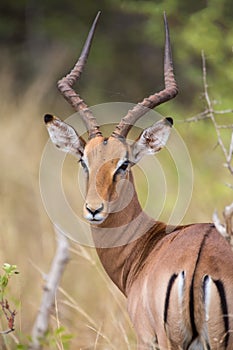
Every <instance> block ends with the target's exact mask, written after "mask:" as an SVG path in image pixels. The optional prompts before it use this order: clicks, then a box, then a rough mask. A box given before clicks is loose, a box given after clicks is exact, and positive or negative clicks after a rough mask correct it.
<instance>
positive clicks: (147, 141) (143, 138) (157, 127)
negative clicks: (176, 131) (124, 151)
mask: <svg viewBox="0 0 233 350" xmlns="http://www.w3.org/2000/svg"><path fill="white" fill-rule="evenodd" d="M172 125H173V120H172V118H165V119H163V120H160V121H158V122H157V123H155V124H154V125H152V126H150V127H149V128H147V129H145V130H144V131H143V132H142V133H141V135H140V136H139V138H138V139H137V140H136V141H135V142H134V143H133V144H132V146H131V154H132V160H131V161H132V162H133V163H137V162H138V161H139V160H140V159H141V158H142V157H143V156H144V155H145V154H155V153H156V152H158V151H160V150H161V149H162V148H163V147H164V146H165V145H166V143H167V140H168V138H169V135H170V133H171V127H172Z"/></svg>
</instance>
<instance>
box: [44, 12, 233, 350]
mask: <svg viewBox="0 0 233 350" xmlns="http://www.w3.org/2000/svg"><path fill="white" fill-rule="evenodd" d="M98 17H99V14H98V15H97V17H96V18H95V21H94V22H93V25H92V27H91V29H90V32H89V35H88V37H87V40H86V43H85V45H84V48H83V50H82V53H81V56H80V58H79V60H78V61H77V63H76V64H75V66H74V68H73V69H72V70H71V72H70V73H69V74H68V75H67V76H66V77H64V78H63V79H61V80H60V81H59V82H58V88H59V90H60V92H61V93H62V95H63V96H64V97H65V98H66V99H67V100H68V102H69V103H70V104H71V105H72V106H73V108H74V109H75V111H77V112H79V115H80V116H81V118H82V119H83V121H84V123H85V125H86V128H87V131H88V135H89V138H88V141H87V142H86V141H85V140H84V139H83V138H82V137H80V136H79V135H78V133H77V132H76V131H75V130H74V129H73V127H71V126H70V125H68V124H66V123H65V122H63V121H61V120H60V119H59V118H57V117H54V116H52V115H50V114H46V115H45V117H44V119H45V123H46V126H47V129H48V132H49V135H50V138H51V140H52V142H53V143H54V144H55V145H56V146H57V147H58V148H59V149H61V150H62V151H65V152H68V153H71V154H73V155H74V156H76V157H77V158H78V159H79V160H80V163H81V165H82V167H83V168H84V172H85V176H86V198H85V203H84V207H83V215H84V217H85V219H86V220H87V221H88V222H89V223H90V224H91V230H92V234H93V239H94V242H95V243H96V249H97V252H98V255H99V258H100V260H101V262H102V264H103V266H104V268H105V270H106V272H107V273H108V275H109V276H110V278H111V279H112V281H113V282H114V283H115V284H116V285H117V286H118V287H119V289H120V290H121V291H122V292H123V293H124V295H125V296H126V297H127V299H128V304H127V305H128V312H129V315H130V318H131V320H132V323H133V326H134V329H135V331H136V334H137V339H138V349H161V350H162V349H164V350H166V349H173V350H177V349H185V350H188V349H189V350H193V349H199V350H204V349H208V350H209V349H216V350H219V349H228V350H230V349H233V253H232V251H231V248H230V246H229V245H228V243H227V242H226V241H225V240H224V238H223V237H222V236H221V235H220V234H219V233H218V232H217V230H216V229H215V226H214V225H213V224H209V223H198V224H191V225H186V226H178V227H171V226H168V225H166V224H164V223H162V222H158V221H156V220H154V219H153V218H150V217H149V216H147V214H146V213H144V212H143V210H142V208H141V206H140V203H139V201H138V198H137V193H136V191H135V187H134V181H133V176H132V172H131V167H133V165H134V164H136V163H137V162H139V160H140V159H141V158H142V157H143V156H144V155H145V154H154V153H156V152H158V151H159V150H160V149H161V148H163V147H164V146H165V144H166V141H167V139H168V137H169V134H170V132H171V128H172V119H171V118H165V119H163V120H160V121H158V122H156V123H155V124H154V125H152V126H151V127H148V128H146V129H145V130H144V131H143V132H142V133H141V135H140V136H139V138H138V139H137V140H136V141H135V142H134V143H133V144H129V143H127V140H126V137H127V134H128V132H129V130H130V129H131V127H132V125H133V124H134V123H135V122H136V121H137V120H138V119H139V118H140V117H142V116H143V115H144V114H145V113H146V112H147V111H148V108H149V109H153V108H154V107H156V106H158V105H159V104H161V103H163V102H166V101H168V100H170V99H172V98H173V97H175V96H176V95H177V93H178V89H177V84H176V81H175V78H174V73H173V63H172V55H171V47H170V38H169V31H168V24H167V21H166V17H165V16H164V23H165V55H164V80H165V88H164V90H162V91H160V92H158V93H155V94H153V95H151V96H149V97H148V98H145V99H144V100H143V101H142V102H141V103H138V104H137V105H135V107H134V108H132V109H131V110H129V111H128V113H127V114H126V116H125V117H124V118H122V119H121V121H120V123H119V124H118V125H117V126H116V128H115V130H114V131H113V132H112V134H111V136H110V137H108V138H106V137H103V135H102V133H101V131H100V128H99V126H98V124H97V121H96V119H95V117H94V115H93V113H92V112H91V110H90V109H89V108H88V106H87V105H86V104H85V103H84V101H83V100H82V99H81V97H80V96H79V95H78V94H77V93H76V92H75V91H74V89H73V85H74V83H75V82H76V81H77V80H78V79H79V77H80V75H81V73H82V70H83V67H84V65H85V62H86V60H87V57H88V54H89V50H90V46H91V42H92V38H93V35H94V31H95V27H96V23H97V20H98ZM129 198H130V200H129ZM106 242H107V243H109V244H108V246H107V248H106Z"/></svg>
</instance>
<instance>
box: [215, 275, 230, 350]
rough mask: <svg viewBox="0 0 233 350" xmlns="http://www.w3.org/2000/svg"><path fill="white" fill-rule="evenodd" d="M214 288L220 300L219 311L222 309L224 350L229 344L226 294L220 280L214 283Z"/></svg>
mask: <svg viewBox="0 0 233 350" xmlns="http://www.w3.org/2000/svg"><path fill="white" fill-rule="evenodd" d="M214 283H215V285H216V288H217V290H218V294H219V297H220V300H221V309H222V317H223V322H224V328H225V339H224V343H225V348H227V345H228V342H229V316H228V307H227V299H226V293H225V288H224V285H223V283H222V281H220V280H215V281H214Z"/></svg>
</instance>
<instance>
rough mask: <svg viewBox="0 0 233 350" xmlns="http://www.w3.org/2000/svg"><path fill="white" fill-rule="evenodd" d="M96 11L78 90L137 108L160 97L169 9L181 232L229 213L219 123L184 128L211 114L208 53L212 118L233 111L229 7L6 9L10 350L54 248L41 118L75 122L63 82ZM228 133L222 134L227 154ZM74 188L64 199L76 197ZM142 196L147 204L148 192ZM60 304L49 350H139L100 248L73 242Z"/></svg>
mask: <svg viewBox="0 0 233 350" xmlns="http://www.w3.org/2000/svg"><path fill="white" fill-rule="evenodd" d="M99 10H101V11H102V14H101V17H100V20H99V23H98V27H97V31H96V35H95V39H94V41H93V45H92V49H91V54H90V57H89V60H88V64H87V66H86V69H85V71H84V73H83V76H82V79H81V80H80V83H79V85H78V91H79V92H80V94H81V96H82V97H83V98H84V99H85V101H86V102H87V103H88V105H96V104H100V103H105V102H116V101H121V102H138V101H141V100H142V99H143V98H144V97H146V96H149V95H150V94H151V93H153V92H155V91H157V90H160V89H162V88H163V45H164V30H163V12H164V11H166V14H167V18H168V21H169V27H170V35H171V42H172V49H173V59H174V66H175V73H176V78H177V82H178V85H179V90H180V93H179V95H178V96H177V98H176V99H175V100H174V101H171V102H169V103H167V104H165V105H162V106H160V107H159V108H158V109H157V110H158V111H159V112H160V113H161V114H163V115H169V116H173V118H174V121H175V125H176V128H177V130H178V131H179V133H180V134H181V135H182V137H183V139H184V142H185V143H186V145H187V147H188V150H189V152H190V156H191V159H192V163H193V169H194V189H193V196H192V200H191V203H190V206H189V208H188V210H187V213H186V216H185V217H184V220H183V222H184V223H188V222H197V221H201V222H205V221H207V222H209V221H211V220H212V214H213V212H214V210H215V209H217V210H218V211H219V212H221V211H222V210H223V208H224V206H225V205H227V204H229V203H230V202H231V201H232V189H230V188H229V187H227V186H226V183H232V177H231V176H230V174H229V171H228V170H227V169H226V168H224V166H223V163H224V157H223V155H222V151H221V149H220V148H219V147H218V145H217V138H216V133H215V130H214V128H213V126H212V123H211V122H210V120H208V119H207V120H204V121H200V122H198V123H187V122H185V119H187V118H190V117H193V116H195V115H197V114H199V113H201V112H203V111H204V110H205V109H206V102H205V99H204V96H203V81H202V60H201V52H202V50H204V52H205V56H206V64H207V79H208V85H209V93H210V96H211V99H212V100H213V104H214V107H215V109H216V110H219V111H224V110H228V109H232V108H233V101H232V83H233V60H232V55H233V53H232V51H233V26H232V21H233V2H232V1H231V0H222V1H219V0H209V1H207V0H196V1H195V2H194V1H193V2H188V1H185V0H153V1H149V0H148V1H142V0H141V1H136V0H127V1H126V0H122V1H120V0H105V1H104V0H100V1H91V0H85V1H80V0H76V1H74V0H67V1H61V0H56V1H55V0H49V1H45V0H41V1H36V0H21V1H13V0H1V2H0V49H1V55H0V91H1V97H0V99H1V100H0V101H1V103H0V126H1V137H0V146H1V152H0V196H1V197H0V218H1V220H0V264H3V263H5V262H8V263H11V264H16V265H17V266H18V269H19V271H20V274H19V275H18V276H13V277H12V280H11V281H10V287H9V288H10V289H9V292H8V296H9V299H10V300H11V301H12V303H13V304H14V305H15V308H16V309H17V317H16V331H15V332H14V333H11V334H10V335H8V336H2V338H0V344H1V348H2V349H16V348H18V349H26V348H27V344H28V342H29V338H30V333H31V330H32V324H33V322H34V319H35V316H36V314H37V312H38V307H39V302H40V298H41V295H42V288H43V278H42V277H43V276H42V273H46V272H47V271H48V269H49V265H50V262H51V260H52V257H53V254H54V251H55V247H56V242H55V236H54V231H53V227H52V223H51V222H50V220H49V218H48V216H47V214H46V211H45V209H44V207H43V204H42V201H41V196H40V188H39V168H40V160H41V156H42V152H43V148H44V146H45V144H46V142H47V140H48V135H47V131H46V130H45V127H44V125H43V119H42V117H43V115H44V114H46V113H52V114H54V115H58V116H60V117H61V118H63V119H65V118H66V117H68V116H69V115H70V114H72V113H73V111H72V109H71V108H70V106H69V105H68V104H67V103H66V102H65V100H64V99H63V98H62V97H61V96H60V95H59V93H58V91H57V89H56V82H57V80H58V79H59V78H61V77H62V76H63V75H64V74H66V73H67V72H68V71H69V69H70V68H71V67H72V65H73V64H74V62H75V60H76V59H77V57H78V55H79V53H80V50H81V48H82V45H83V43H84V40H85V38H86V35H87V32H88V30H89V28H90V25H91V22H92V20H93V19H94V17H95V15H96V13H97V11H99ZM218 118H219V120H218V121H219V123H220V124H233V114H232V113H224V114H220V115H219V117H218ZM231 132H232V130H229V129H227V130H225V129H224V130H223V133H225V134H224V135H223V140H224V142H226V145H227V144H228V142H229V135H230V133H231ZM161 157H162V155H161ZM68 163H69V164H68V168H69V171H68V175H69V176H68V175H67V176H68V183H69V180H70V183H71V184H72V185H73V182H74V181H73V179H74V178H75V176H77V164H76V162H75V161H74V160H73V159H69V160H68ZM139 175H140V174H139ZM137 182H138V183H139V185H140V178H139V179H138V181H137ZM69 186H71V185H69V184H68V185H67V191H69V192H70V193H71V195H73V196H75V188H73V186H72V187H69ZM139 187H140V186H139ZM141 188H143V186H142V187H141ZM139 196H141V197H142V198H143V193H140V190H139ZM56 302H57V309H56V308H55V311H53V316H52V320H51V326H50V330H49V332H48V335H47V339H46V342H45V348H46V349H119V348H120V349H134V348H135V338H134V333H133V330H132V327H131V324H130V322H129V319H128V317H127V314H126V311H125V300H124V298H123V297H122V295H121V294H120V292H118V291H117V289H116V288H115V287H114V286H113V285H112V283H111V282H110V281H109V280H108V278H107V277H106V276H105V274H104V272H103V271H102V268H101V266H100V264H99V262H98V259H97V258H96V254H95V251H94V249H91V248H86V247H81V246H78V245H77V244H73V243H72V244H71V252H70V262H69V264H68V266H67V268H66V271H65V274H64V277H63V280H62V290H60V292H59V293H58V295H57V301H56ZM2 319H3V318H2ZM2 322H3V324H2V328H4V327H5V325H4V320H2Z"/></svg>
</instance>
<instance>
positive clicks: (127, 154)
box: [44, 13, 178, 224]
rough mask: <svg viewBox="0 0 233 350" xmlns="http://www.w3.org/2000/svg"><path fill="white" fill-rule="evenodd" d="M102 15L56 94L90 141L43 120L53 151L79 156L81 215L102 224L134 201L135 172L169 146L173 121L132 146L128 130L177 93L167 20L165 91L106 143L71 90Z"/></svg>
mask: <svg viewBox="0 0 233 350" xmlns="http://www.w3.org/2000/svg"><path fill="white" fill-rule="evenodd" d="M99 14H100V13H98V14H97V16H96V18H95V20H94V22H93V24H92V27H91V29H90V32H89V34H88V37H87V40H86V42H85V45H84V47H83V50H82V53H81V55H80V58H79V59H78V61H77V63H76V64H75V66H74V68H73V69H72V70H71V72H70V73H69V74H68V75H67V76H65V77H64V78H62V79H61V80H60V81H59V82H58V89H59V90H60V92H61V93H62V95H63V96H64V97H65V98H66V99H67V101H68V102H69V103H70V104H71V105H72V106H73V108H74V109H75V111H77V112H79V115H80V116H81V118H82V120H83V121H84V123H85V126H86V128H87V131H88V140H87V142H86V141H85V140H84V139H83V138H82V137H81V136H79V135H78V133H77V132H76V131H75V130H74V128H73V127H72V126H70V125H68V124H66V123H65V122H63V121H62V120H60V119H59V118H57V117H55V116H52V115H49V114H46V115H45V117H44V120H45V123H46V126H47V129H48V132H49V135H50V138H51V140H52V142H53V143H54V144H55V146H56V147H58V148H59V149H60V150H62V151H64V152H67V153H71V154H73V155H74V156H75V157H77V158H78V159H79V161H80V164H81V165H82V167H83V169H84V172H85V176H86V184H87V185H86V199H85V203H84V209H83V211H84V217H85V218H86V219H87V220H88V221H89V222H90V223H92V224H101V223H103V222H104V221H105V220H106V219H107V217H109V215H110V214H111V213H113V212H119V211H121V210H123V209H124V208H125V207H126V204H127V201H128V200H129V198H130V197H131V199H132V196H134V191H132V188H133V187H132V185H133V179H132V174H131V171H130V169H131V167H132V166H133V165H134V164H136V163H137V162H138V161H139V160H140V159H141V158H142V156H143V155H145V154H154V153H156V152H158V151H159V150H160V149H161V148H163V147H164V146H165V144H166V142H167V140H168V137H169V134H170V131H171V126H172V119H171V118H165V119H163V120H160V121H158V122H156V123H155V124H154V125H152V126H151V127H149V128H147V129H145V130H144V131H143V132H142V133H141V135H140V136H139V138H138V139H137V140H136V141H135V142H134V143H133V144H128V143H127V140H126V137H127V134H128V132H129V130H130V129H131V127H132V126H133V125H134V123H135V122H136V121H137V120H138V119H139V118H140V117H142V116H143V115H144V114H146V112H147V111H148V109H153V108H154V107H156V106H158V105H159V104H161V103H163V102H166V101H168V100H170V99H172V98H173V97H175V96H176V95H177V93H178V89H177V85H176V82H175V78H174V73H173V63H172V55H171V47H170V39H169V30H168V24H167V21H166V17H165V15H164V23H165V55H164V81H165V88H164V90H162V91H160V92H158V93H155V94H153V95H151V96H149V97H148V98H145V99H144V100H143V101H142V102H141V103H138V104H137V105H135V107H134V108H133V109H131V110H129V111H128V113H127V114H126V116H125V117H124V118H122V120H121V121H120V123H119V124H118V125H117V126H116V128H115V130H114V131H113V132H112V134H111V136H110V137H109V138H105V137H104V136H103V135H102V133H101V131H100V128H99V125H98V124H97V121H96V119H95V117H94V115H93V114H92V112H91V110H90V109H89V108H88V106H87V105H86V104H85V103H84V101H83V100H82V99H81V98H80V96H79V95H78V94H77V93H76V92H75V91H74V90H73V85H74V83H75V82H76V81H77V80H78V79H79V77H80V75H81V73H82V70H83V67H84V65H85V63H86V60H87V57H88V54H89V50H90V46H91V42H92V39H93V35H94V31H95V27H96V24H97V21H98V17H99ZM124 180H126V181H124Z"/></svg>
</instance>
